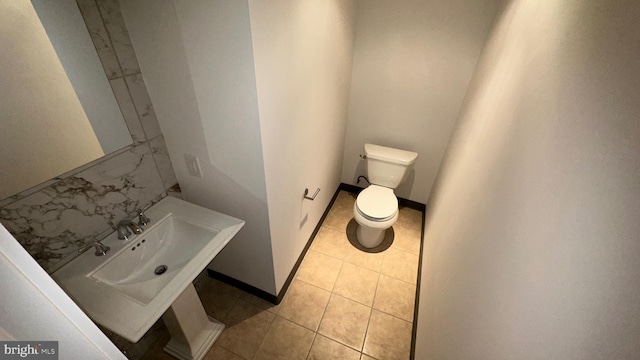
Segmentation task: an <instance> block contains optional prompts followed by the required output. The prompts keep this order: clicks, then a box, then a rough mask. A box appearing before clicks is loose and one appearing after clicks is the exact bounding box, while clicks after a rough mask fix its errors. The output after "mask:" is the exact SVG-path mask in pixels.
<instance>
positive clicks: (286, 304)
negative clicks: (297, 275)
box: [278, 280, 331, 331]
mask: <svg viewBox="0 0 640 360" xmlns="http://www.w3.org/2000/svg"><path fill="white" fill-rule="evenodd" d="M330 296H331V293H330V292H328V291H327V290H323V289H321V288H319V287H317V286H313V285H311V284H307V283H306V282H304V281H300V280H294V281H293V283H292V284H291V287H290V288H289V290H288V291H287V295H286V296H285V298H284V300H282V303H281V304H280V310H279V311H278V315H279V316H281V317H283V318H285V319H288V320H291V321H293V322H295V323H296V324H298V325H302V326H304V327H306V328H307V329H311V330H313V331H316V330H317V329H318V325H320V320H322V314H324V309H325V308H326V307H327V302H329V297H330Z"/></svg>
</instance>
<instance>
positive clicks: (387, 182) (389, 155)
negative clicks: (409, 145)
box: [364, 144, 418, 189]
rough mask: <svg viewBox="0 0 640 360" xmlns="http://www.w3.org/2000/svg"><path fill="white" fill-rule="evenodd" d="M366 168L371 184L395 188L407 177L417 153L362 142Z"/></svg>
mask: <svg viewBox="0 0 640 360" xmlns="http://www.w3.org/2000/svg"><path fill="white" fill-rule="evenodd" d="M364 153H365V154H366V155H367V160H366V170H367V175H368V179H369V181H370V182H371V183H372V184H375V185H380V186H385V187H388V188H392V189H395V188H397V187H398V185H400V184H401V183H402V182H403V181H404V179H405V178H406V177H407V175H408V174H409V172H410V171H411V169H412V168H413V163H414V162H415V161H416V158H417V157H418V153H415V152H412V151H406V150H400V149H394V148H390V147H386V146H380V145H374V144H364Z"/></svg>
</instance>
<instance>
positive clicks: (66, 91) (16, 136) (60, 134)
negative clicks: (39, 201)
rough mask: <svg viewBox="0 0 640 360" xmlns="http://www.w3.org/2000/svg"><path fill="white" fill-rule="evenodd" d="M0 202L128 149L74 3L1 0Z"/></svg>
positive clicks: (115, 106) (127, 135)
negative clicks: (110, 154)
mask: <svg viewBox="0 0 640 360" xmlns="http://www.w3.org/2000/svg"><path fill="white" fill-rule="evenodd" d="M0 1H2V11H0V29H1V31H0V47H1V48H2V51H1V52H0V63H1V64H2V67H0V83H2V84H3V90H2V91H3V94H2V96H0V109H2V111H0V124H2V125H1V126H2V129H1V130H0V184H2V185H1V186H0V199H4V198H6V197H9V196H11V195H14V194H16V193H19V192H21V191H23V190H26V189H28V188H30V187H33V186H35V185H38V184H40V183H42V182H44V181H47V180H49V179H51V178H54V177H56V176H58V175H60V174H63V173H65V172H68V171H71V170H73V169H75V168H77V167H79V166H82V165H84V164H86V163H88V162H91V161H93V160H96V159H98V158H100V157H102V156H104V155H105V154H108V153H111V152H113V151H116V150H118V149H120V148H123V147H125V146H128V145H130V144H131V143H132V142H133V141H132V139H131V135H130V133H129V130H128V128H127V125H126V123H125V121H124V118H123V117H122V113H121V112H120V108H119V107H118V104H117V103H116V100H115V96H114V95H113V91H112V90H111V87H110V85H109V81H108V80H107V77H106V75H105V72H104V70H103V67H102V65H101V63H100V60H99V58H98V55H97V53H96V50H95V48H94V45H93V42H92V40H91V37H90V35H89V33H88V31H87V28H86V26H85V23H84V20H83V18H82V15H81V14H80V11H79V9H78V6H77V4H76V2H75V0H55V1H51V0H32V1H29V0H0Z"/></svg>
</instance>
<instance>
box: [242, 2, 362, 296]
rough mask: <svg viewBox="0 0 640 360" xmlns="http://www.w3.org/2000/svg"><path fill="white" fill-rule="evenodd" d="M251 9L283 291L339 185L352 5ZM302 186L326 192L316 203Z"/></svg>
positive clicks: (278, 278)
mask: <svg viewBox="0 0 640 360" xmlns="http://www.w3.org/2000/svg"><path fill="white" fill-rule="evenodd" d="M249 9H250V13H251V35H252V38H253V49H254V57H255V69H256V84H257V89H258V105H259V112H260V126H261V131H262V144H263V151H264V164H265V166H264V167H265V174H266V185H267V197H268V200H269V202H268V203H269V223H270V226H271V242H272V247H273V259H274V266H275V275H276V287H277V290H278V291H279V290H280V289H281V288H282V285H283V284H284V282H285V280H286V278H287V276H288V275H289V273H290V272H291V270H292V268H293V265H294V264H295V262H296V260H297V259H298V257H299V256H300V253H301V252H302V249H303V248H304V245H305V244H306V242H307V240H308V239H309V236H310V235H311V233H312V231H313V229H314V228H315V226H316V225H317V223H318V221H319V220H320V217H321V216H322V213H323V212H324V210H325V209H326V207H327V205H328V204H329V201H330V200H331V197H332V196H333V194H334V192H335V191H336V189H337V188H338V185H339V184H340V171H341V162H342V153H343V139H344V131H345V126H346V120H347V103H348V97H349V82H350V78H351V63H352V54H353V38H354V34H353V31H354V15H355V6H354V2H353V1H344V0H276V1H254V0H251V1H249ZM305 188H309V190H310V191H311V192H312V193H313V192H314V191H315V189H316V188H321V189H322V190H321V191H320V193H319V195H318V197H317V198H316V200H315V201H313V202H311V201H308V200H303V193H304V189H305Z"/></svg>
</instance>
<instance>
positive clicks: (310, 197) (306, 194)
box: [304, 188, 320, 201]
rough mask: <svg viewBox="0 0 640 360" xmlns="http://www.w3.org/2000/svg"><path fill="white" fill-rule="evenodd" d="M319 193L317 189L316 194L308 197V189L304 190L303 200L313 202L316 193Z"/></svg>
mask: <svg viewBox="0 0 640 360" xmlns="http://www.w3.org/2000/svg"><path fill="white" fill-rule="evenodd" d="M319 192H320V188H318V189H317V190H316V192H315V193H313V195H312V196H308V195H309V189H308V188H305V189H304V198H305V199H307V200H311V201H313V200H315V199H316V195H318V193H319Z"/></svg>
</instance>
